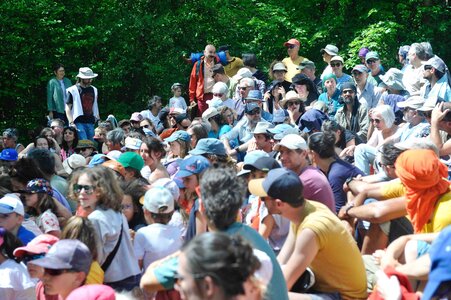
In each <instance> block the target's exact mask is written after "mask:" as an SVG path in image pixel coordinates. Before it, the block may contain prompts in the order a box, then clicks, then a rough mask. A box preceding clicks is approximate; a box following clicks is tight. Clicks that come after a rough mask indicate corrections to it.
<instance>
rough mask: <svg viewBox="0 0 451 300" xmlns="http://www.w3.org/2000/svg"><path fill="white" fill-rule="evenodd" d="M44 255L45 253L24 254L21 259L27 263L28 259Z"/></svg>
mask: <svg viewBox="0 0 451 300" xmlns="http://www.w3.org/2000/svg"><path fill="white" fill-rule="evenodd" d="M44 256H45V253H40V254H35V255H26V256H24V257H23V258H22V261H23V263H24V264H27V263H28V262H29V261H32V260H35V259H38V258H43V257H44Z"/></svg>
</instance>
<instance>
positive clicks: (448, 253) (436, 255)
mask: <svg viewBox="0 0 451 300" xmlns="http://www.w3.org/2000/svg"><path fill="white" fill-rule="evenodd" d="M429 257H430V258H431V270H430V272H429V276H428V283H427V285H426V287H425V289H424V292H423V296H422V297H421V299H434V296H438V295H436V293H437V290H438V289H439V287H440V285H441V284H442V283H443V282H446V281H450V280H451V268H450V265H451V226H450V225H448V226H447V227H445V228H444V229H443V230H442V231H441V232H440V234H439V235H438V237H437V238H436V239H435V240H434V242H433V243H432V245H431V248H430V250H429ZM445 288H446V287H445ZM447 288H448V294H447V295H449V285H448V287H447ZM437 299H438V297H437ZM440 299H442V298H440ZM446 299H448V298H446Z"/></svg>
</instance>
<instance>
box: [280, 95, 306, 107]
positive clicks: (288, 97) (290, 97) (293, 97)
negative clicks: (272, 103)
mask: <svg viewBox="0 0 451 300" xmlns="http://www.w3.org/2000/svg"><path fill="white" fill-rule="evenodd" d="M290 100H291V101H297V102H301V101H302V100H301V98H300V97H299V95H298V93H296V92H295V91H289V92H288V93H286V94H285V98H283V99H282V100H281V101H280V106H282V107H284V106H285V104H286V103H287V102H288V101H290Z"/></svg>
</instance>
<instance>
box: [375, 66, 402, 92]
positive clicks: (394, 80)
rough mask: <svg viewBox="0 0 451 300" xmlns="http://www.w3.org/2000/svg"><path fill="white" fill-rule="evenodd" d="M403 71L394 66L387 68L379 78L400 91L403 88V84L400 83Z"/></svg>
mask: <svg viewBox="0 0 451 300" xmlns="http://www.w3.org/2000/svg"><path fill="white" fill-rule="evenodd" d="M402 77H403V73H402V72H401V71H400V70H398V69H395V68H391V69H389V70H388V71H387V72H386V73H385V74H384V75H380V76H379V78H380V79H381V80H382V82H383V83H384V84H385V85H386V86H387V87H389V88H392V89H394V90H398V91H402V90H405V89H406V88H405V86H404V84H403V83H402Z"/></svg>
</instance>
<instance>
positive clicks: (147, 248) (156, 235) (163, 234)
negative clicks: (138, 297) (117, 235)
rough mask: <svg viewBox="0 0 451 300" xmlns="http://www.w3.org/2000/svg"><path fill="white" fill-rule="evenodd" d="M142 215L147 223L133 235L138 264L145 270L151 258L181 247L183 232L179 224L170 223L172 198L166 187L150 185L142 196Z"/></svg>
mask: <svg viewBox="0 0 451 300" xmlns="http://www.w3.org/2000/svg"><path fill="white" fill-rule="evenodd" d="M143 210H144V218H145V219H146V222H147V223H148V224H149V225H147V226H146V227H143V228H141V229H139V230H138V231H137V232H136V235H135V241H134V247H135V255H136V257H137V258H138V264H139V267H140V268H141V269H142V270H144V271H145V270H146V269H147V267H148V266H149V265H150V264H151V263H152V262H154V261H157V260H159V259H161V258H164V257H166V256H168V255H170V254H172V253H174V252H176V251H178V250H179V249H180V247H181V246H182V243H183V240H182V233H181V232H180V229H179V228H178V227H175V226H172V225H169V224H168V223H169V221H170V220H171V217H172V213H173V212H174V198H173V196H172V194H171V192H170V191H169V190H168V189H167V188H165V187H159V186H158V187H153V188H151V189H149V190H148V191H147V192H146V194H145V195H144V206H143Z"/></svg>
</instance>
